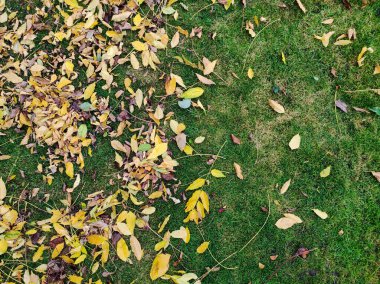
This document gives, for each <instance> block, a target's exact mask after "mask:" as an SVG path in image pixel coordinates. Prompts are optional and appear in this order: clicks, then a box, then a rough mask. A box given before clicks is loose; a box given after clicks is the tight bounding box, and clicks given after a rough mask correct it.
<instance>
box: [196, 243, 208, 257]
mask: <svg viewBox="0 0 380 284" xmlns="http://www.w3.org/2000/svg"><path fill="white" fill-rule="evenodd" d="M209 244H210V242H203V243H202V244H201V245H200V246H199V247H198V248H197V253H199V254H201V253H204V252H205V251H206V250H207V249H208V246H209Z"/></svg>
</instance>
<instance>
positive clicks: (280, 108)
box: [268, 100, 285, 113]
mask: <svg viewBox="0 0 380 284" xmlns="http://www.w3.org/2000/svg"><path fill="white" fill-rule="evenodd" d="M268 102H269V105H270V107H271V108H272V109H273V110H274V111H275V112H277V113H285V108H284V107H283V106H282V105H281V104H279V103H278V102H277V101H274V100H269V101H268Z"/></svg>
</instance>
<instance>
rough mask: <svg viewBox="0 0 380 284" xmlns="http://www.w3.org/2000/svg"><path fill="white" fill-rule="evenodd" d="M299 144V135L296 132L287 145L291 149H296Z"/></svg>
mask: <svg viewBox="0 0 380 284" xmlns="http://www.w3.org/2000/svg"><path fill="white" fill-rule="evenodd" d="M300 144H301V136H300V135H299V134H296V135H294V136H293V138H292V139H291V140H290V142H289V147H290V149H292V150H295V149H298V148H299V147H300Z"/></svg>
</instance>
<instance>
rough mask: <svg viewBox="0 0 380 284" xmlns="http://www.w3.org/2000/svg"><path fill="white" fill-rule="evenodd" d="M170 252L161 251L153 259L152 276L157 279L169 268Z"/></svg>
mask: <svg viewBox="0 0 380 284" xmlns="http://www.w3.org/2000/svg"><path fill="white" fill-rule="evenodd" d="M169 260H170V254H163V253H159V254H157V255H156V257H155V258H154V260H153V264H152V267H151V269H150V278H151V279H152V280H156V279H158V278H160V277H161V276H163V275H165V273H166V272H167V271H168V270H169Z"/></svg>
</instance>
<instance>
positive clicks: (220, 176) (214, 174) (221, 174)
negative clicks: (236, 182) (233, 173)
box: [211, 169, 226, 178]
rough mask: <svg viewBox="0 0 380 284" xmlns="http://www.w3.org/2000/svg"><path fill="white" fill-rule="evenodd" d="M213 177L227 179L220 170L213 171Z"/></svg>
mask: <svg viewBox="0 0 380 284" xmlns="http://www.w3.org/2000/svg"><path fill="white" fill-rule="evenodd" d="M211 175H212V176H213V177H216V178H223V177H226V176H225V175H224V174H223V172H222V171H220V170H217V169H212V170H211Z"/></svg>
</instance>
